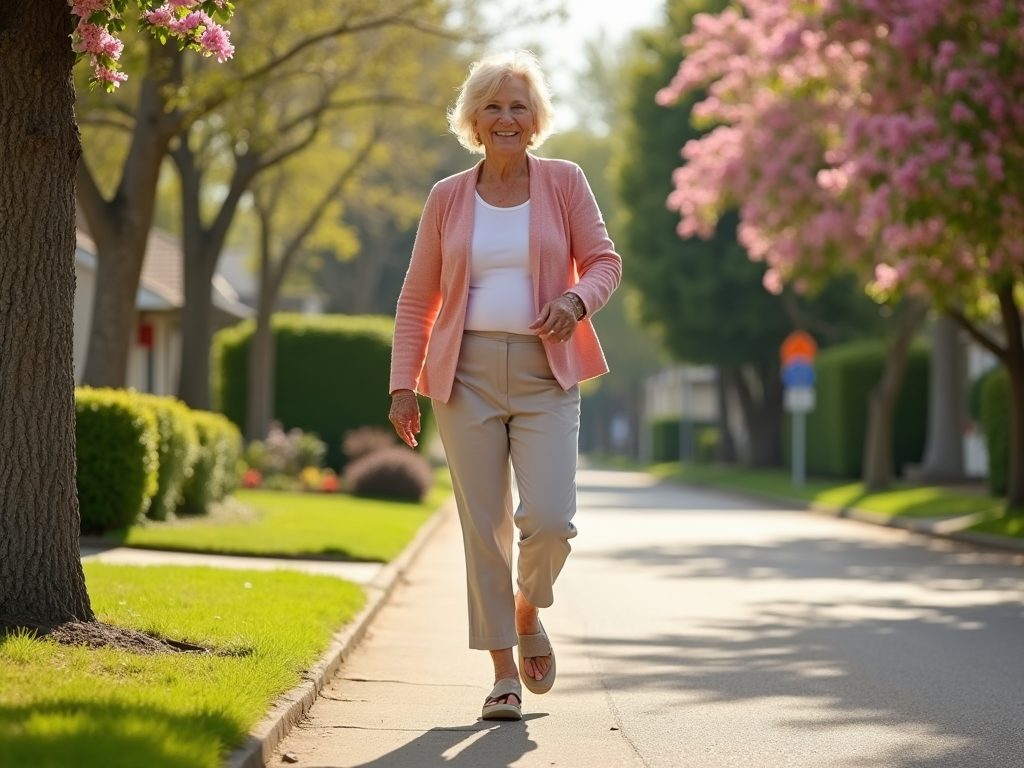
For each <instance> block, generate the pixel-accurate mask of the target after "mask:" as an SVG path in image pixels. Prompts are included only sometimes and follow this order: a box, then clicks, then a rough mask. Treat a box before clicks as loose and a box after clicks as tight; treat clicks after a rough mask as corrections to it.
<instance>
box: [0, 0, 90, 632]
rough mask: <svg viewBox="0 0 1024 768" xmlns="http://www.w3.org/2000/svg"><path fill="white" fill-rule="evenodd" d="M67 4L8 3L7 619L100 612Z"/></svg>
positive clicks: (2, 288)
mask: <svg viewBox="0 0 1024 768" xmlns="http://www.w3.org/2000/svg"><path fill="white" fill-rule="evenodd" d="M71 21H72V19H71V14H70V9H69V7H68V4H67V2H66V0H5V2H3V3H2V4H0V61H2V62H3V64H2V66H0V105H2V108H0V619H2V620H3V622H4V623H17V622H18V621H19V620H24V621H27V622H31V623H36V624H46V625H52V624H59V623H61V622H64V621H68V620H71V619H78V620H80V621H89V620H92V619H93V618H94V616H93V613H92V609H91V607H90V605H89V595H88V593H87V591H86V588H85V577H84V575H83V573H82V565H81V561H80V559H79V549H78V537H79V517H78V500H77V497H76V491H75V403H74V370H73V361H72V345H73V313H74V299H75V256H74V254H75V169H76V165H77V163H78V159H79V156H80V155H81V146H80V143H79V138H78V130H77V128H76V126H75V115H74V103H75V91H74V86H73V84H72V80H71V67H72V65H73V64H74V54H73V53H72V51H71V41H70V39H69V37H68V36H69V35H70V34H71V30H72V24H71Z"/></svg>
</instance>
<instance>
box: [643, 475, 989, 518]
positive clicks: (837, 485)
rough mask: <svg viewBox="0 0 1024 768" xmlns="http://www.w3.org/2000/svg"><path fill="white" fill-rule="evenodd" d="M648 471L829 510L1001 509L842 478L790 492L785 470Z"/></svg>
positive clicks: (941, 513) (955, 512)
mask: <svg viewBox="0 0 1024 768" xmlns="http://www.w3.org/2000/svg"><path fill="white" fill-rule="evenodd" d="M650 471H651V472H652V473H653V474H655V475H657V476H659V477H668V478H674V479H677V480H682V481H684V482H693V483H699V484H704V485H713V486H717V487H721V488H733V489H737V490H744V491H752V492H754V493H761V494H768V495H770V496H777V497H780V498H788V499H801V500H803V501H809V502H818V503H822V504H827V505H830V506H833V507H841V508H847V507H850V508H857V509H862V510H866V511H868V512H877V513H878V514H880V515H885V516H900V517H921V518H936V517H957V516H960V515H967V514H971V513H974V512H982V513H986V514H991V515H993V516H995V515H998V514H1000V513H1001V512H1002V510H1003V508H1004V503H1003V500H1002V499H997V498H992V497H990V496H974V495H970V494H966V493H955V492H953V491H948V490H944V489H942V488H935V487H917V486H907V485H903V484H896V485H895V486H894V487H893V488H892V489H890V490H887V491H876V492H873V493H869V492H868V491H866V490H865V488H864V485H863V483H851V482H849V481H845V480H823V479H818V478H811V479H808V481H807V483H806V485H805V486H804V487H803V488H794V487H793V484H792V482H791V479H790V475H789V473H788V472H786V471H783V470H756V469H744V468H734V467H720V466H706V465H693V464H688V465H684V466H682V467H680V465H679V464H678V463H676V462H669V463H665V464H656V465H654V466H652V467H650Z"/></svg>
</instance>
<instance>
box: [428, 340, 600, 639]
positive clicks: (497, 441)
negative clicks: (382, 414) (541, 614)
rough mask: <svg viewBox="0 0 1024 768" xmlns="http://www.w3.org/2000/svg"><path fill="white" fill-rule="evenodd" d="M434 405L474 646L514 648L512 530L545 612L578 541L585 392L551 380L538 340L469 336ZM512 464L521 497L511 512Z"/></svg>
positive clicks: (522, 581)
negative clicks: (458, 524) (442, 398)
mask: <svg viewBox="0 0 1024 768" xmlns="http://www.w3.org/2000/svg"><path fill="white" fill-rule="evenodd" d="M433 405H434V415H435V418H436V420H437V426H438V432H439V433H440V435H441V441H442V442H443V443H444V448H445V453H446V454H447V456H448V466H449V469H450V470H451V475H452V484H453V486H454V490H455V500H456V503H457V505H458V508H459V517H460V519H461V521H462V536H463V543H464V545H465V549H466V577H467V584H468V588H469V647H470V648H476V649H479V650H497V649H500V648H510V647H512V646H513V645H515V644H516V642H517V638H516V627H515V604H514V601H513V590H512V535H513V525H514V526H515V527H516V528H518V529H519V563H518V569H517V571H518V573H517V584H518V586H519V589H520V590H522V592H523V596H524V597H526V599H527V600H529V601H530V602H531V603H532V604H533V605H536V606H537V607H539V608H547V607H548V606H550V605H551V604H552V602H554V595H553V592H552V585H553V584H554V582H555V579H556V578H557V577H558V574H559V572H560V571H561V570H562V566H563V565H564V564H565V560H566V558H567V557H568V556H569V550H570V547H569V539H571V538H572V537H573V536H575V535H576V528H575V527H574V526H573V524H572V517H573V515H574V514H575V513H576V454H577V450H578V439H579V428H580V393H579V387H578V386H574V387H572V388H571V389H569V390H568V391H567V390H563V389H562V387H561V385H559V383H558V382H557V381H555V377H554V375H553V374H552V373H551V369H550V368H549V367H548V362H547V357H546V356H545V354H544V346H543V344H542V343H541V341H540V340H539V339H538V338H537V337H535V336H523V335H519V334H514V333H483V332H476V331H467V332H466V333H465V334H464V335H463V337H462V349H461V351H460V353H459V364H458V368H457V370H456V374H455V385H454V388H453V389H452V394H451V397H450V398H449V400H448V402H447V403H442V402H439V401H437V400H435V401H434V404H433ZM510 459H511V468H512V469H514V471H515V474H516V482H517V485H518V490H519V499H520V503H519V507H518V509H516V511H515V514H514V515H513V513H512V487H511V474H510V465H509V460H510Z"/></svg>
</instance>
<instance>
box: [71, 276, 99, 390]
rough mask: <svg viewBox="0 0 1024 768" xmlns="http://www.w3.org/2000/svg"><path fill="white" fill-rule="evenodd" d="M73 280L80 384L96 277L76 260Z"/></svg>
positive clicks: (87, 344) (76, 367)
mask: <svg viewBox="0 0 1024 768" xmlns="http://www.w3.org/2000/svg"><path fill="white" fill-rule="evenodd" d="M75 280H76V287H75V316H74V325H75V337H74V362H75V384H81V383H82V374H83V373H84V371H85V353H86V351H87V348H88V346H89V330H90V329H91V328H92V299H93V295H94V294H95V292H96V277H95V275H94V273H93V271H92V270H91V269H89V268H88V267H86V266H85V265H83V264H80V263H78V262H77V261H76V262H75Z"/></svg>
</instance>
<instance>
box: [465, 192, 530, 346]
mask: <svg viewBox="0 0 1024 768" xmlns="http://www.w3.org/2000/svg"><path fill="white" fill-rule="evenodd" d="M536 319H537V308H536V307H535V306H534V300H533V277H532V275H531V273H530V201H529V200H527V201H526V202H525V203H523V204H522V205H517V206H515V207H513V208H497V207H495V206H493V205H490V204H489V203H486V202H484V200H483V198H482V197H480V193H479V192H477V193H476V206H475V208H474V211H473V251H472V261H471V266H470V274H469V302H468V304H467V306H466V325H465V329H466V330H467V331H499V332H505V333H523V334H533V331H532V330H530V327H529V326H530V323H532V322H534V321H535V320H536Z"/></svg>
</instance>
